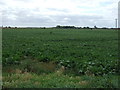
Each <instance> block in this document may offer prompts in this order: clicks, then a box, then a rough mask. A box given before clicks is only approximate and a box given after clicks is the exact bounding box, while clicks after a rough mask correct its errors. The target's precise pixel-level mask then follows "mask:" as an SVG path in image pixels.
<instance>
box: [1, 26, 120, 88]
mask: <svg viewBox="0 0 120 90" xmlns="http://www.w3.org/2000/svg"><path fill="white" fill-rule="evenodd" d="M118 63H119V62H118V30H112V29H93V30H90V29H56V28H53V29H52V28H48V29H39V28H32V29H30V28H16V29H15V28H14V29H13V28H11V29H3V30H2V65H3V87H4V88H11V87H17V88H25V87H27V88H35V87H38V88H44V87H46V88H61V87H62V88H63V87H66V88H69V87H70V88H93V87H96V88H104V87H109V88H115V87H118V83H117V82H118V73H119V69H118Z"/></svg>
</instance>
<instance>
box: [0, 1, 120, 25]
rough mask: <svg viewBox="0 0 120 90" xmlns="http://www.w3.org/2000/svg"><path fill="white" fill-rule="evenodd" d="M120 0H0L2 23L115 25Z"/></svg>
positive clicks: (0, 19) (0, 21)
mask: <svg viewBox="0 0 120 90" xmlns="http://www.w3.org/2000/svg"><path fill="white" fill-rule="evenodd" d="M118 2H119V0H0V8H1V9H0V25H3V26H17V27H55V26H56V25H63V26H64V25H70V26H77V27H86V26H88V27H94V26H95V25H96V26H97V27H115V19H116V18H118Z"/></svg>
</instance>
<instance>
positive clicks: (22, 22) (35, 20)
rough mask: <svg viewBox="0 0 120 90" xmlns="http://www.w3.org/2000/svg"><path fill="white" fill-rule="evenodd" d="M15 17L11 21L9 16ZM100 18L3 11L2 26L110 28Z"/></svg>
mask: <svg viewBox="0 0 120 90" xmlns="http://www.w3.org/2000/svg"><path fill="white" fill-rule="evenodd" d="M12 15H13V16H15V17H14V18H13V19H11V18H10V17H11V16H12ZM102 19H103V17H102V16H95V15H94V16H91V15H67V14H66V15H62V14H61V15H38V14H34V13H32V12H30V11H28V10H25V9H24V10H19V11H15V10H8V11H5V15H4V18H3V25H5V26H6V25H10V26H56V25H58V24H59V25H74V26H90V27H93V26H94V25H97V26H99V27H103V26H106V27H112V26H113V23H112V22H110V21H104V20H102Z"/></svg>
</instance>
